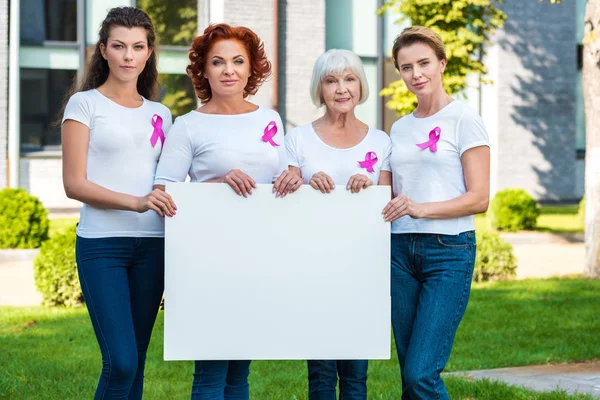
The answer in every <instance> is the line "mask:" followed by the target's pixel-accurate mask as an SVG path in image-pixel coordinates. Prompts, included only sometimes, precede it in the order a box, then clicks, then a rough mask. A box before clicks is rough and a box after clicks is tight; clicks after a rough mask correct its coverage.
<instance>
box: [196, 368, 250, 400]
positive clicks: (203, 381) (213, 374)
mask: <svg viewBox="0 0 600 400" xmlns="http://www.w3.org/2000/svg"><path fill="white" fill-rule="evenodd" d="M250 363H251V361H247V360H234V361H233V360H232V361H227V360H219V361H196V362H195V363H194V367H195V371H194V382H193V383H192V400H248V399H249V398H250V390H249V387H248V375H250Z"/></svg>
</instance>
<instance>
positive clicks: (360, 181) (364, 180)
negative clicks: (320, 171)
mask: <svg viewBox="0 0 600 400" xmlns="http://www.w3.org/2000/svg"><path fill="white" fill-rule="evenodd" d="M372 184H373V181H372V180H371V179H369V177H368V176H366V175H363V174H355V175H352V176H351V177H350V180H349V181H348V183H347V184H346V189H347V190H350V191H351V192H352V193H358V192H360V189H366V188H368V187H369V186H371V185H372Z"/></svg>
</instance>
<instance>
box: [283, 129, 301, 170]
mask: <svg viewBox="0 0 600 400" xmlns="http://www.w3.org/2000/svg"><path fill="white" fill-rule="evenodd" d="M298 129H299V128H294V129H292V130H291V131H289V132H288V134H287V135H286V137H285V151H286V154H287V163H288V165H289V166H292V167H297V168H300V162H299V160H298Z"/></svg>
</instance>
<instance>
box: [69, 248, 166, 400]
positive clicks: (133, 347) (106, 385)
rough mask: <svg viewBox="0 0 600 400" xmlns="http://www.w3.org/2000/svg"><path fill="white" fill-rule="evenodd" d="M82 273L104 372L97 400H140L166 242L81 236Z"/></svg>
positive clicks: (78, 251)
mask: <svg viewBox="0 0 600 400" xmlns="http://www.w3.org/2000/svg"><path fill="white" fill-rule="evenodd" d="M76 258H77V270H78V271H79V281H80V282H81V289H82V291H83V297H84V299H85V302H86V305H87V309H88V312H89V314H90V319H91V320H92V325H93V327H94V332H95V333H96V339H97V340H98V344H99V345H100V351H101V352H102V373H101V375H100V382H99V383H98V387H97V389H96V395H95V397H94V399H141V398H142V391H143V387H144V364H145V362H146V350H147V349H148V344H149V343H150V336H151V334H152V328H153V326H154V321H155V320H156V315H157V313H158V308H159V306H160V300H161V298H162V294H163V287H164V239H162V238H133V237H132V238H129V237H109V238H100V239H86V238H81V237H77V242H76Z"/></svg>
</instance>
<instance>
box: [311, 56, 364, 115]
mask: <svg viewBox="0 0 600 400" xmlns="http://www.w3.org/2000/svg"><path fill="white" fill-rule="evenodd" d="M347 69H349V70H351V71H352V72H353V73H354V74H355V75H356V76H357V78H358V80H359V81H360V100H359V102H358V104H362V103H364V102H365V101H367V98H368V97H369V84H368V83H367V76H366V75H365V69H364V68H363V63H362V60H361V59H360V57H359V56H357V55H356V54H354V53H353V52H352V51H350V50H340V49H331V50H328V51H326V52H325V53H323V54H321V55H320V56H319V58H317V61H315V66H314V67H313V74H312V79H311V82H310V97H311V99H312V102H313V104H314V105H315V106H317V107H321V106H322V105H323V104H324V103H323V96H322V93H321V84H322V82H323V78H325V77H326V76H327V75H329V74H340V73H342V72H344V71H345V70H347Z"/></svg>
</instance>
